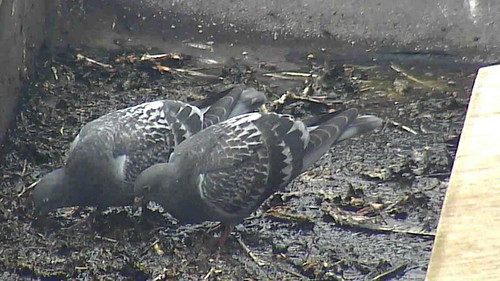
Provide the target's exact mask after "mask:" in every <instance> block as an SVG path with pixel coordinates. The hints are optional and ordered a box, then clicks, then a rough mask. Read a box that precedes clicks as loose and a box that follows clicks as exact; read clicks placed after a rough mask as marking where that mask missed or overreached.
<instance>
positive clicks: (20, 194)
mask: <svg viewBox="0 0 500 281" xmlns="http://www.w3.org/2000/svg"><path fill="white" fill-rule="evenodd" d="M41 180H42V179H39V180H37V181H36V182H34V183H32V184H30V185H29V186H28V187H26V188H24V187H23V190H21V192H19V194H18V195H17V197H18V198H19V197H21V196H23V195H24V193H26V192H27V191H29V190H31V189H33V187H35V186H36V185H37V184H38V183H39V182H40V181H41Z"/></svg>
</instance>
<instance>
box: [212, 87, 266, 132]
mask: <svg viewBox="0 0 500 281" xmlns="http://www.w3.org/2000/svg"><path fill="white" fill-rule="evenodd" d="M264 102H266V96H265V95H264V93H262V92H259V91H257V90H255V89H254V88H246V89H244V87H243V86H238V87H234V88H233V89H231V90H230V91H229V93H228V94H227V95H225V96H224V97H222V98H221V99H219V100H217V101H216V102H215V103H214V104H213V105H211V106H210V107H209V108H208V109H207V111H206V112H205V113H204V115H203V118H204V124H203V128H207V127H210V126H212V125H213V124H216V123H219V122H221V121H224V120H227V119H229V118H232V117H234V116H238V115H241V114H245V113H250V112H253V111H256V110H257V109H258V108H259V106H261V105H262V104H264Z"/></svg>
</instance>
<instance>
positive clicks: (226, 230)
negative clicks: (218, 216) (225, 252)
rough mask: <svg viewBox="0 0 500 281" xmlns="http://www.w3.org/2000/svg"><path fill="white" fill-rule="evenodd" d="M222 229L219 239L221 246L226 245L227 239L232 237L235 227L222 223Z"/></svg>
mask: <svg viewBox="0 0 500 281" xmlns="http://www.w3.org/2000/svg"><path fill="white" fill-rule="evenodd" d="M220 227H221V228H222V232H221V235H220V238H219V245H224V244H226V241H227V238H228V237H229V235H231V232H232V231H233V229H234V226H233V225H231V224H225V223H221V225H220Z"/></svg>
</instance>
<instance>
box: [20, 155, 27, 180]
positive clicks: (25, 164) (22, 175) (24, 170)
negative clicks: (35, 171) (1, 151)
mask: <svg viewBox="0 0 500 281" xmlns="http://www.w3.org/2000/svg"><path fill="white" fill-rule="evenodd" d="M27 165H28V161H27V160H26V159H24V162H23V170H22V171H21V177H24V174H25V173H26V166H27Z"/></svg>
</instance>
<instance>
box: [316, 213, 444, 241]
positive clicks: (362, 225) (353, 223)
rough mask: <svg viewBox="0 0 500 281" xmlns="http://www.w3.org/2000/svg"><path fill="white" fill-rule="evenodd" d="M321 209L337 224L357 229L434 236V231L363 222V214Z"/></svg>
mask: <svg viewBox="0 0 500 281" xmlns="http://www.w3.org/2000/svg"><path fill="white" fill-rule="evenodd" d="M323 211H324V212H326V213H327V214H328V215H329V216H330V217H332V218H333V220H334V221H335V222H337V223H338V224H339V225H348V226H350V227H353V228H357V229H368V230H371V231H381V232H392V233H401V234H411V235H418V236H428V237H434V236H436V233H434V232H425V231H416V230H404V229H397V228H394V227H385V226H377V225H374V224H370V223H366V222H363V221H362V220H365V221H366V219H365V217H364V216H347V215H342V214H341V213H340V211H339V210H332V209H331V208H323ZM337 213H338V214H337Z"/></svg>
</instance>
